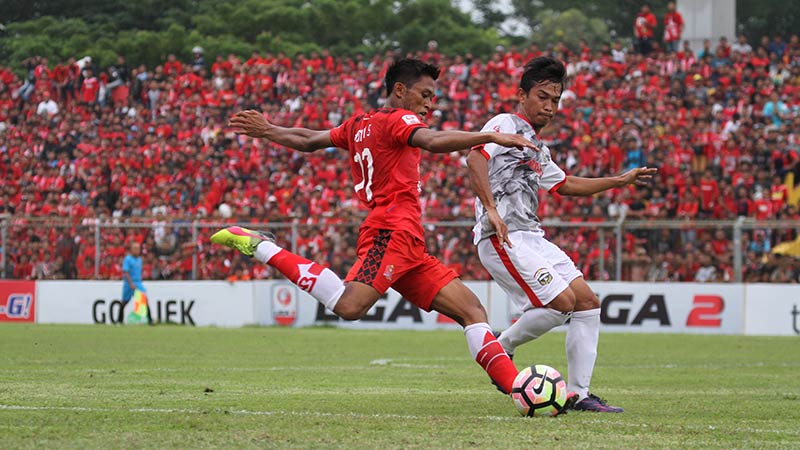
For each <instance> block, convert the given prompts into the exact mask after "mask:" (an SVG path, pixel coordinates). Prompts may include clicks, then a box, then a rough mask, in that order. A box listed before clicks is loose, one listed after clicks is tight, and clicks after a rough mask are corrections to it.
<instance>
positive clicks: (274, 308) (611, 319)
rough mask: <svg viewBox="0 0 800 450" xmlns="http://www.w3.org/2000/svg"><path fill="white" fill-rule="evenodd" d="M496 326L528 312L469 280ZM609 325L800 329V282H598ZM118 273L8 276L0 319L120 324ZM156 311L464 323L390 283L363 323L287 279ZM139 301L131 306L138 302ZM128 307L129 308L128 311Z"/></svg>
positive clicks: (300, 323)
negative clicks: (103, 277)
mask: <svg viewBox="0 0 800 450" xmlns="http://www.w3.org/2000/svg"><path fill="white" fill-rule="evenodd" d="M466 284H467V286H468V287H469V288H470V289H472V291H473V292H475V294H476V295H477V296H478V297H479V298H480V300H481V302H482V303H483V305H484V307H485V308H486V311H487V312H488V315H489V322H490V325H491V326H492V327H493V328H495V329H500V330H502V329H504V328H506V327H508V326H509V325H510V324H511V323H513V321H514V320H515V319H516V317H518V316H519V314H520V312H519V311H518V310H516V308H515V307H514V306H512V305H511V304H510V303H509V302H508V301H507V300H506V298H505V294H504V293H503V291H502V290H501V289H500V287H499V286H497V284H495V283H494V282H486V281H473V282H466ZM591 286H592V288H593V289H594V290H595V292H597V294H598V296H599V298H600V301H601V316H600V317H601V323H602V331H603V332H642V333H696V334H729V335H742V334H743V335H800V317H798V316H800V285H785V284H784V285H776V284H739V283H736V284H705V283H627V282H592V283H591ZM121 287H122V283H121V282H119V281H0V322H28V323H41V324H44V323H61V324H114V323H116V322H117V320H118V317H119V316H120V315H119V308H120V307H121V306H122V303H121V302H120V300H119V298H120V294H121ZM146 288H147V291H148V297H149V304H150V309H151V314H152V317H153V319H154V320H155V321H156V322H158V323H174V324H182V325H189V326H218V327H240V326H245V325H265V326H271V325H275V326H290V327H305V326H314V325H333V326H339V327H343V328H360V329H369V328H371V329H415V330H431V329H436V328H452V329H458V328H459V327H458V325H457V324H456V323H455V322H453V321H452V320H450V319H449V318H447V317H445V316H443V315H440V314H438V313H436V312H432V313H427V312H424V311H422V310H420V309H418V308H417V307H415V306H414V305H412V304H411V303H410V302H408V301H407V300H405V299H404V298H402V297H401V296H400V295H399V294H398V293H397V292H395V291H393V290H390V291H389V292H388V293H387V294H386V295H385V296H384V297H382V298H381V299H380V300H379V301H378V302H377V303H376V304H375V306H374V307H373V308H372V309H370V310H369V312H368V313H367V315H366V316H365V317H364V318H362V319H361V320H359V321H355V322H348V321H343V320H340V319H339V318H338V317H336V316H335V315H334V314H333V313H331V312H330V311H326V310H325V309H324V308H323V307H322V306H320V305H319V304H318V303H317V302H316V301H315V300H314V299H312V298H311V297H310V296H309V295H308V294H307V293H305V292H304V291H302V290H300V289H299V288H297V287H295V286H294V285H292V284H290V283H288V282H286V281H281V280H271V281H246V282H236V283H229V282H224V281H194V282H187V281H161V282H150V283H147V286H146ZM130 307H131V305H129V306H128V308H130ZM126 314H127V311H126Z"/></svg>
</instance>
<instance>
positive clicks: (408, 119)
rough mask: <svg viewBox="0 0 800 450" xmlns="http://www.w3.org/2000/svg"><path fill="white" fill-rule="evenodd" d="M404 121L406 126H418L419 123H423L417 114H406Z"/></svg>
mask: <svg viewBox="0 0 800 450" xmlns="http://www.w3.org/2000/svg"><path fill="white" fill-rule="evenodd" d="M402 119H403V122H405V123H406V125H416V124H418V123H422V121H421V120H419V117H417V115H416V114H406V115H405V116H403V117H402Z"/></svg>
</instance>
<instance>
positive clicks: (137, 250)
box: [130, 241, 142, 256]
mask: <svg viewBox="0 0 800 450" xmlns="http://www.w3.org/2000/svg"><path fill="white" fill-rule="evenodd" d="M130 249H131V255H133V256H139V255H140V254H141V253H142V244H140V243H139V242H138V241H131V245H130Z"/></svg>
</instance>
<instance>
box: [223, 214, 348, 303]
mask: <svg viewBox="0 0 800 450" xmlns="http://www.w3.org/2000/svg"><path fill="white" fill-rule="evenodd" d="M211 242H213V243H215V244H220V245H224V246H226V247H230V248H232V249H235V250H238V251H239V252H240V253H242V254H243V255H247V256H252V257H254V258H255V259H257V260H259V261H261V262H263V263H265V264H269V265H270V266H272V267H274V268H276V269H278V271H280V272H281V273H282V274H283V275H284V276H285V277H286V278H287V279H289V281H291V282H292V283H294V284H296V285H297V286H298V287H299V288H300V289H303V290H304V291H306V292H308V293H309V294H311V296H312V297H314V298H315V299H317V301H318V302H320V303H322V304H323V305H324V306H325V307H326V308H328V309H329V310H331V311H334V308H335V307H336V304H337V303H338V302H339V299H340V298H341V297H342V294H343V293H344V289H345V286H344V283H343V282H342V280H341V278H339V277H338V276H337V275H336V274H335V273H333V271H332V270H330V269H327V268H325V267H323V266H321V265H319V264H317V263H315V262H312V261H309V260H307V259H305V258H303V257H302V256H298V255H295V254H294V253H291V252H289V251H287V250H284V249H282V248H281V247H278V245H277V244H276V243H275V236H274V235H273V234H272V233H265V232H262V231H254V230H248V229H247V228H243V227H238V226H236V227H228V228H225V229H224V230H220V231H217V232H216V233H214V234H213V235H212V236H211Z"/></svg>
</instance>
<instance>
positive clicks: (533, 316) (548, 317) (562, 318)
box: [497, 308, 569, 355]
mask: <svg viewBox="0 0 800 450" xmlns="http://www.w3.org/2000/svg"><path fill="white" fill-rule="evenodd" d="M567 319H569V314H564V313H562V312H561V311H556V310H555V309H551V308H530V309H528V310H526V311H525V312H523V313H522V316H520V318H519V319H518V320H517V321H516V322H514V324H513V325H511V326H510V327H509V328H508V329H506V330H505V331H503V333H502V334H501V335H500V337H499V338H498V339H497V340H498V341H500V345H502V346H503V348H504V349H505V351H506V353H508V354H509V355H513V354H514V350H516V349H517V347H519V346H520V345H522V344H524V343H526V342H530V341H532V340H534V339H536V338H538V337H539V336H541V335H543V334H545V333H547V332H548V331H550V330H552V329H553V328H555V327H557V326H559V325H562V324H563V323H564V322H566V321H567Z"/></svg>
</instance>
